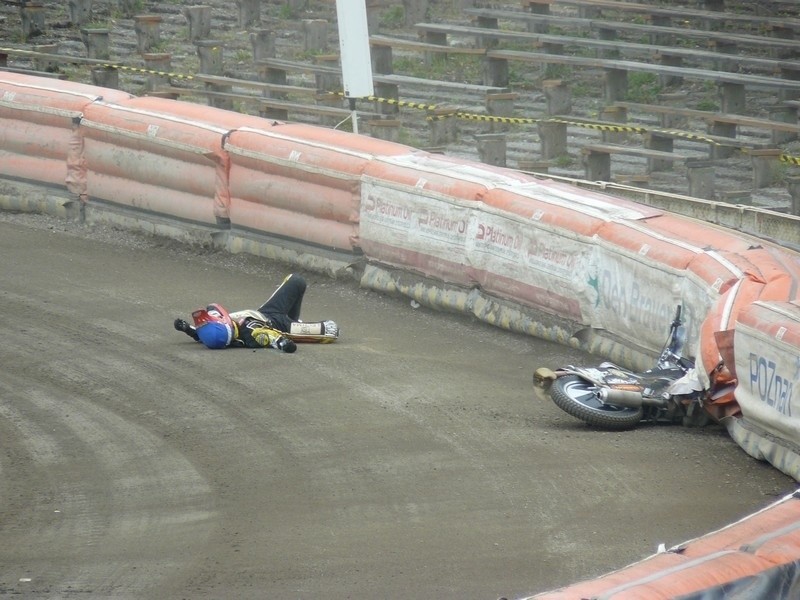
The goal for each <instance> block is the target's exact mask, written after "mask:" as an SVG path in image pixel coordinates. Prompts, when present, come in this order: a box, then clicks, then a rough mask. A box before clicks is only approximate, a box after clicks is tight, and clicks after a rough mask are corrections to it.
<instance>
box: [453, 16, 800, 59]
mask: <svg viewBox="0 0 800 600" xmlns="http://www.w3.org/2000/svg"><path fill="white" fill-rule="evenodd" d="M464 12H465V13H466V14H468V15H472V16H474V17H480V18H484V19H497V20H501V19H502V20H506V21H512V22H530V23H548V24H553V25H560V26H569V27H575V28H578V29H584V30H589V31H600V30H609V29H613V30H614V31H628V32H631V33H639V34H656V33H660V34H670V35H674V36H676V37H679V38H686V39H700V40H707V41H715V42H724V43H737V44H742V45H748V46H755V47H760V48H764V47H768V48H788V49H792V50H798V51H800V41H796V40H791V39H784V38H775V37H764V36H757V35H747V34H735V33H729V32H715V31H704V30H701V29H688V28H683V27H663V26H659V25H642V24H639V23H627V22H622V21H607V20H603V19H584V18H580V17H563V16H555V15H541V14H536V13H530V12H525V11H521V10H496V9H487V8H467V9H464Z"/></svg>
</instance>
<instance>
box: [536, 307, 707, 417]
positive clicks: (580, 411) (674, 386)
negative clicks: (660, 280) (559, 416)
mask: <svg viewBox="0 0 800 600" xmlns="http://www.w3.org/2000/svg"><path fill="white" fill-rule="evenodd" d="M685 345H686V328H685V326H684V325H683V322H682V321H681V306H680V305H678V307H677V309H676V311H675V318H674V319H673V320H672V323H671V325H670V330H669V337H668V338H667V341H666V343H665V344H664V347H663V349H662V351H661V353H660V354H659V356H658V359H657V360H656V364H655V366H654V367H653V368H651V369H648V370H647V371H644V372H640V373H637V372H634V371H630V370H628V369H625V368H623V367H620V366H618V365H616V364H614V363H611V362H604V363H601V364H600V365H599V366H597V367H575V366H572V365H567V366H565V367H562V368H560V369H557V370H555V371H552V370H550V369H548V368H546V367H541V368H539V369H536V371H535V373H534V376H533V382H534V386H535V387H536V388H537V390H541V391H544V392H546V393H547V394H549V396H550V398H551V399H552V400H553V402H555V404H556V405H557V406H558V407H559V408H560V409H562V410H563V411H565V412H567V413H569V414H570V415H572V416H573V417H576V418H578V419H580V420H582V421H584V422H586V423H588V424H589V425H593V426H595V427H598V428H601V429H607V430H623V429H631V428H633V427H635V426H636V425H637V424H639V423H640V422H642V421H656V422H670V423H674V422H682V423H683V424H684V425H703V424H705V423H706V422H708V416H707V415H706V414H705V411H704V410H703V408H702V386H701V385H700V384H699V382H698V381H697V378H696V377H695V372H694V361H693V360H691V359H689V358H685V357H683V356H682V352H683V349H684V346H685ZM540 395H541V394H540Z"/></svg>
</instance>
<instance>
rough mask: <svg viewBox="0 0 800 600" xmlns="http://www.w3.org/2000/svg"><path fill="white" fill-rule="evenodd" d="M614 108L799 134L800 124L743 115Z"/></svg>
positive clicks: (650, 106)
mask: <svg viewBox="0 0 800 600" xmlns="http://www.w3.org/2000/svg"><path fill="white" fill-rule="evenodd" d="M614 106H620V107H623V108H625V109H627V110H635V111H640V112H644V113H650V114H653V113H656V114H672V115H678V116H682V117H688V118H694V119H701V120H704V121H707V122H718V123H730V124H733V125H740V126H742V127H752V128H754V129H771V130H774V131H788V132H791V133H800V124H793V123H784V122H783V121H772V120H770V119H759V118H757V117H748V116H745V115H733V114H729V113H711V112H707V111H703V110H696V109H692V108H682V107H677V106H664V105H660V104H642V103H638V102H623V101H619V102H615V103H614Z"/></svg>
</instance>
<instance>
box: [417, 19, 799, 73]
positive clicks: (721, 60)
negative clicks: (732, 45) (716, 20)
mask: <svg viewBox="0 0 800 600" xmlns="http://www.w3.org/2000/svg"><path fill="white" fill-rule="evenodd" d="M415 27H416V28H417V30H418V31H420V32H432V33H442V34H448V35H457V36H464V37H475V38H480V37H484V38H492V39H497V40H507V41H513V42H523V43H531V44H536V45H539V46H542V45H547V44H550V45H553V46H565V47H570V46H572V47H575V48H576V49H579V50H580V49H586V48H595V49H598V50H609V51H612V50H617V51H622V52H625V53H630V54H634V55H635V54H638V55H643V56H645V57H646V58H659V57H660V56H675V57H679V58H692V59H699V60H707V61H713V62H714V63H715V64H727V66H728V67H729V68H730V69H736V70H738V69H739V68H740V67H742V66H746V67H752V68H756V69H762V70H764V71H767V72H769V73H771V74H779V73H781V72H782V71H800V61H787V60H776V59H770V58H760V57H753V56H740V55H737V54H725V53H721V52H714V51H711V50H698V49H694V48H681V47H675V46H659V45H654V44H640V43H636V42H623V41H618V40H598V39H590V38H582V37H575V36H567V35H554V34H550V33H534V32H527V31H511V30H508V29H488V28H485V27H469V26H465V25H442V24H438V23H417V24H416V25H415ZM427 45H432V46H434V47H436V44H427ZM444 47H445V48H451V47H452V46H444ZM440 48H441V46H440ZM476 50H477V49H476ZM481 52H484V50H482V49H481ZM714 70H718V69H714Z"/></svg>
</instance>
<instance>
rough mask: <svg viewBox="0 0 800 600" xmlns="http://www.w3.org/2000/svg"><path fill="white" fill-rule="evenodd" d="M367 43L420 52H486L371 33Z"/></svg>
mask: <svg viewBox="0 0 800 600" xmlns="http://www.w3.org/2000/svg"><path fill="white" fill-rule="evenodd" d="M369 43H370V45H371V46H389V47H391V48H402V49H406V50H417V51H421V52H437V53H441V54H473V55H478V56H482V55H484V54H486V49H485V48H470V47H468V46H442V45H440V44H430V43H427V42H420V41H417V40H407V39H403V38H392V37H388V36H384V35H371V36H370V37H369Z"/></svg>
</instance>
